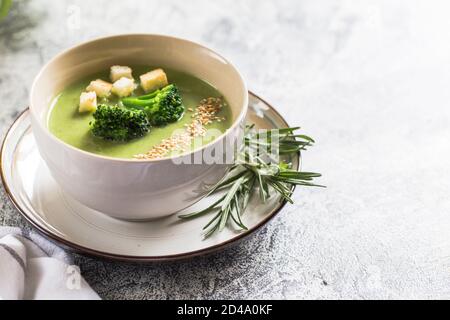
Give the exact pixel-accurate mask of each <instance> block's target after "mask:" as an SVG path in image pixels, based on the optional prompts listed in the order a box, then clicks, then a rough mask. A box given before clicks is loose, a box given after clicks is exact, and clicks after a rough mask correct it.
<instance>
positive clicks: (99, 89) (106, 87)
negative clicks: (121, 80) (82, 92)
mask: <svg viewBox="0 0 450 320" xmlns="http://www.w3.org/2000/svg"><path fill="white" fill-rule="evenodd" d="M111 89H112V84H111V83H109V82H106V81H103V80H101V79H97V80H94V81H91V83H90V84H89V86H88V87H87V88H86V91H94V92H95V93H96V94H97V97H100V98H107V97H109V95H110V94H111Z"/></svg>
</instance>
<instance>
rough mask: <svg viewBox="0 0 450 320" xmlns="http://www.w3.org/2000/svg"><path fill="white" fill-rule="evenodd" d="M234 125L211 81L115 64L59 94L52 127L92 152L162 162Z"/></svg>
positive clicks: (53, 107)
mask: <svg viewBox="0 0 450 320" xmlns="http://www.w3.org/2000/svg"><path fill="white" fill-rule="evenodd" d="M231 121H232V119H231V112H230V109H229V106H228V105H227V103H226V101H225V100H224V98H223V97H222V96H221V94H220V92H218V91H217V90H216V89H215V88H214V87H212V86H211V85H209V84H208V83H206V82H205V81H202V80H200V79H198V78H196V77H194V76H191V75H189V74H185V73H181V72H178V71H174V70H170V69H166V68H164V70H163V69H161V68H154V67H142V66H138V67H132V68H130V67H128V66H112V67H111V69H110V70H106V71H105V72H100V73H96V74H93V75H90V76H89V77H86V78H84V79H82V80H80V81H78V82H75V83H73V84H72V85H70V86H68V87H67V88H66V89H64V90H63V91H62V92H61V93H59V94H58V95H57V96H56V97H55V99H54V100H53V101H52V104H51V109H50V113H49V117H48V127H49V130H50V132H52V133H53V134H54V135H55V136H56V137H58V138H59V139H61V140H62V141H64V142H66V143H68V144H70V145H72V146H74V147H76V148H79V149H82V150H85V151H88V152H92V153H96V154H99V155H104V156H110V157H117V158H134V159H157V158H163V157H167V156H171V155H174V154H175V153H180V152H187V151H190V150H193V149H194V148H197V147H200V146H202V145H204V144H207V143H209V142H211V141H212V140H214V139H215V138H216V137H217V136H218V135H219V134H221V133H224V132H225V131H226V130H227V129H228V128H229V127H230V126H231ZM210 129H214V130H210Z"/></svg>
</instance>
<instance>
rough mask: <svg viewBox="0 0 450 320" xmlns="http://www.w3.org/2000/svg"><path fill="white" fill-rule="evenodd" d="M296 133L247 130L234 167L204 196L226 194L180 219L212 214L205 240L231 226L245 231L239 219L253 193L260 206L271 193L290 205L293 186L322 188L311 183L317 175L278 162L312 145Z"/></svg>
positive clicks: (288, 129)
mask: <svg viewBox="0 0 450 320" xmlns="http://www.w3.org/2000/svg"><path fill="white" fill-rule="evenodd" d="M298 129H300V128H299V127H295V128H283V129H278V130H272V131H266V132H257V131H256V130H254V125H251V126H247V127H246V130H245V134H244V143H243V147H242V150H241V151H240V154H239V155H238V157H237V159H236V161H235V164H234V165H233V166H232V167H231V168H230V169H229V172H228V174H227V175H226V176H225V178H224V179H222V181H220V182H218V183H217V184H216V185H214V186H213V187H212V188H211V189H210V190H209V192H208V193H207V194H206V196H210V195H212V194H214V193H216V192H218V191H222V190H226V192H225V194H224V195H223V196H221V197H220V198H219V199H218V200H217V201H215V202H214V203H213V204H211V205H210V206H208V207H207V208H205V209H203V210H201V211H197V212H193V213H188V214H183V215H180V216H179V218H181V219H192V218H196V217H199V216H202V215H205V214H208V213H215V214H214V216H213V218H212V219H211V220H210V221H209V222H208V223H207V224H206V225H205V226H204V227H203V231H204V237H205V238H208V237H210V236H211V235H212V234H214V233H215V232H220V231H221V230H223V228H224V227H225V226H226V225H227V223H230V222H232V223H234V224H235V225H236V226H237V227H238V228H240V229H243V230H247V229H248V228H247V227H246V226H245V225H244V223H243V222H242V219H241V217H242V214H243V213H244V211H245V208H246V207H247V204H248V202H249V199H250V198H251V197H252V196H253V194H254V193H255V192H256V191H257V192H258V193H259V197H260V199H261V201H263V202H266V201H267V199H269V198H270V197H271V196H272V193H276V194H278V195H280V201H287V202H290V203H293V200H292V198H291V196H292V193H293V189H294V186H296V185H301V186H315V187H323V186H321V185H317V184H314V183H312V180H313V179H314V178H317V177H320V176H321V175H320V174H319V173H314V172H301V171H297V170H295V169H292V165H291V164H290V163H286V162H284V161H282V160H280V159H279V156H283V155H289V154H294V153H298V152H301V151H302V150H306V148H307V147H310V146H312V145H313V144H314V140H313V139H312V138H310V137H308V136H306V135H303V134H295V133H294V132H295V131H297V130H298Z"/></svg>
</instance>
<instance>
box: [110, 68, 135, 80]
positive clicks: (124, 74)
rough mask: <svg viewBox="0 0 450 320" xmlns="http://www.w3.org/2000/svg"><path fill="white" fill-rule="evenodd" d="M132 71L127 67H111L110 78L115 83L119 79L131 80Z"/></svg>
mask: <svg viewBox="0 0 450 320" xmlns="http://www.w3.org/2000/svg"><path fill="white" fill-rule="evenodd" d="M132 72H133V71H132V70H131V68H130V67H127V66H112V67H111V73H110V78H111V81H112V82H116V81H117V80H119V79H120V78H128V79H133V75H132Z"/></svg>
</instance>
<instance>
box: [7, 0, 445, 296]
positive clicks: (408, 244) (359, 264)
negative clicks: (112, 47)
mask: <svg viewBox="0 0 450 320" xmlns="http://www.w3.org/2000/svg"><path fill="white" fill-rule="evenodd" d="M14 2H15V4H14V10H13V12H12V13H11V15H10V17H9V18H8V19H7V20H6V21H4V22H2V23H0V103H1V105H0V126H1V130H2V132H3V133H4V132H5V130H6V129H7V127H8V126H9V124H11V122H12V121H13V119H14V118H15V116H16V115H17V113H18V112H19V111H20V110H22V109H23V108H24V107H25V106H26V104H27V94H28V92H29V88H30V83H31V81H32V78H33V77H34V75H35V74H36V73H37V71H38V70H39V68H40V67H41V66H42V65H43V63H44V62H45V61H47V60H48V59H50V58H51V57H52V56H53V55H54V54H56V53H57V52H59V51H60V50H62V49H64V48H67V47H69V46H71V45H73V44H76V43H78V42H80V41H83V40H86V39H90V38H93V37H97V36H101V35H107V34H114V33H124V32H149V33H163V34H170V35H176V36H179V37H185V38H189V39H192V40H194V41H199V42H202V43H204V44H206V45H207V46H210V47H212V48H214V49H216V50H218V51H219V52H221V53H222V54H223V55H224V56H226V57H228V58H229V59H230V60H232V61H233V62H234V63H235V64H236V65H237V66H238V67H239V68H240V70H242V73H243V75H244V76H245V77H246V79H247V80H248V84H249V87H250V89H251V90H253V91H255V92H256V93H258V94H260V95H261V96H263V97H265V98H266V99H267V100H268V101H270V102H272V103H273V104H274V105H275V106H276V107H277V108H278V109H279V111H280V112H281V113H282V114H283V115H284V116H286V117H287V119H288V120H289V122H290V123H291V124H292V125H301V126H303V127H304V129H305V132H307V133H308V134H310V135H312V136H313V137H315V138H316V139H317V146H316V147H314V148H313V149H311V150H310V151H308V152H307V153H305V158H304V170H312V171H319V172H322V173H323V175H324V178H323V179H322V180H321V182H322V183H324V184H326V185H327V186H328V189H326V190H319V189H317V190H313V189H300V188H299V189H297V191H296V194H295V199H296V204H295V205H290V206H287V207H286V208H285V209H284V210H283V211H282V212H281V214H280V215H279V216H278V217H277V218H276V219H275V220H274V221H273V222H272V223H271V224H270V225H268V226H267V228H265V229H264V230H262V231H261V232H260V233H258V234H257V235H256V236H254V237H253V238H251V239H250V240H249V241H246V242H243V243H241V244H240V245H238V246H236V247H234V248H232V249H228V250H226V251H224V252H221V253H218V254H214V255H212V256H207V257H202V258H196V259H194V260H191V261H185V262H176V263H164V264H157V265H130V264H122V263H113V262H107V261H98V260H95V259H91V258H85V257H82V256H76V261H77V263H78V264H79V265H80V267H81V270H82V273H83V275H84V276H85V277H86V279H87V281H88V282H89V283H90V284H91V285H92V287H93V288H94V289H95V290H97V292H98V293H99V294H100V295H101V296H102V297H103V298H106V299H144V298H145V299H167V298H192V299H197V298H206V299H213V298H225V299H234V298H275V299H279V298H311V299H316V298H356V299H370V298H374V299H380V298H394V299H397V298H450V276H449V272H450V233H449V231H450V198H449V190H450V142H449V140H450V90H449V88H450V33H449V31H448V30H450V20H449V19H448V12H449V9H450V5H449V3H448V2H446V1H439V2H438V1H313V0H308V1H284V0H277V1H264V2H263V1H189V4H187V2H186V1H167V0H166V1H134V0H133V1H117V0H115V1H101V0H91V1H75V0H74V1H69V0H65V1H62V0H61V1H49V0H46V1H45V0H33V1H19V0H14ZM0 196H1V203H0V224H2V225H13V226H25V227H27V224H26V222H25V221H24V220H23V219H22V218H21V217H20V216H19V214H18V213H17V211H16V210H14V209H13V208H12V205H11V203H10V202H9V201H8V200H7V199H6V196H5V193H4V190H3V189H1V192H0Z"/></svg>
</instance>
